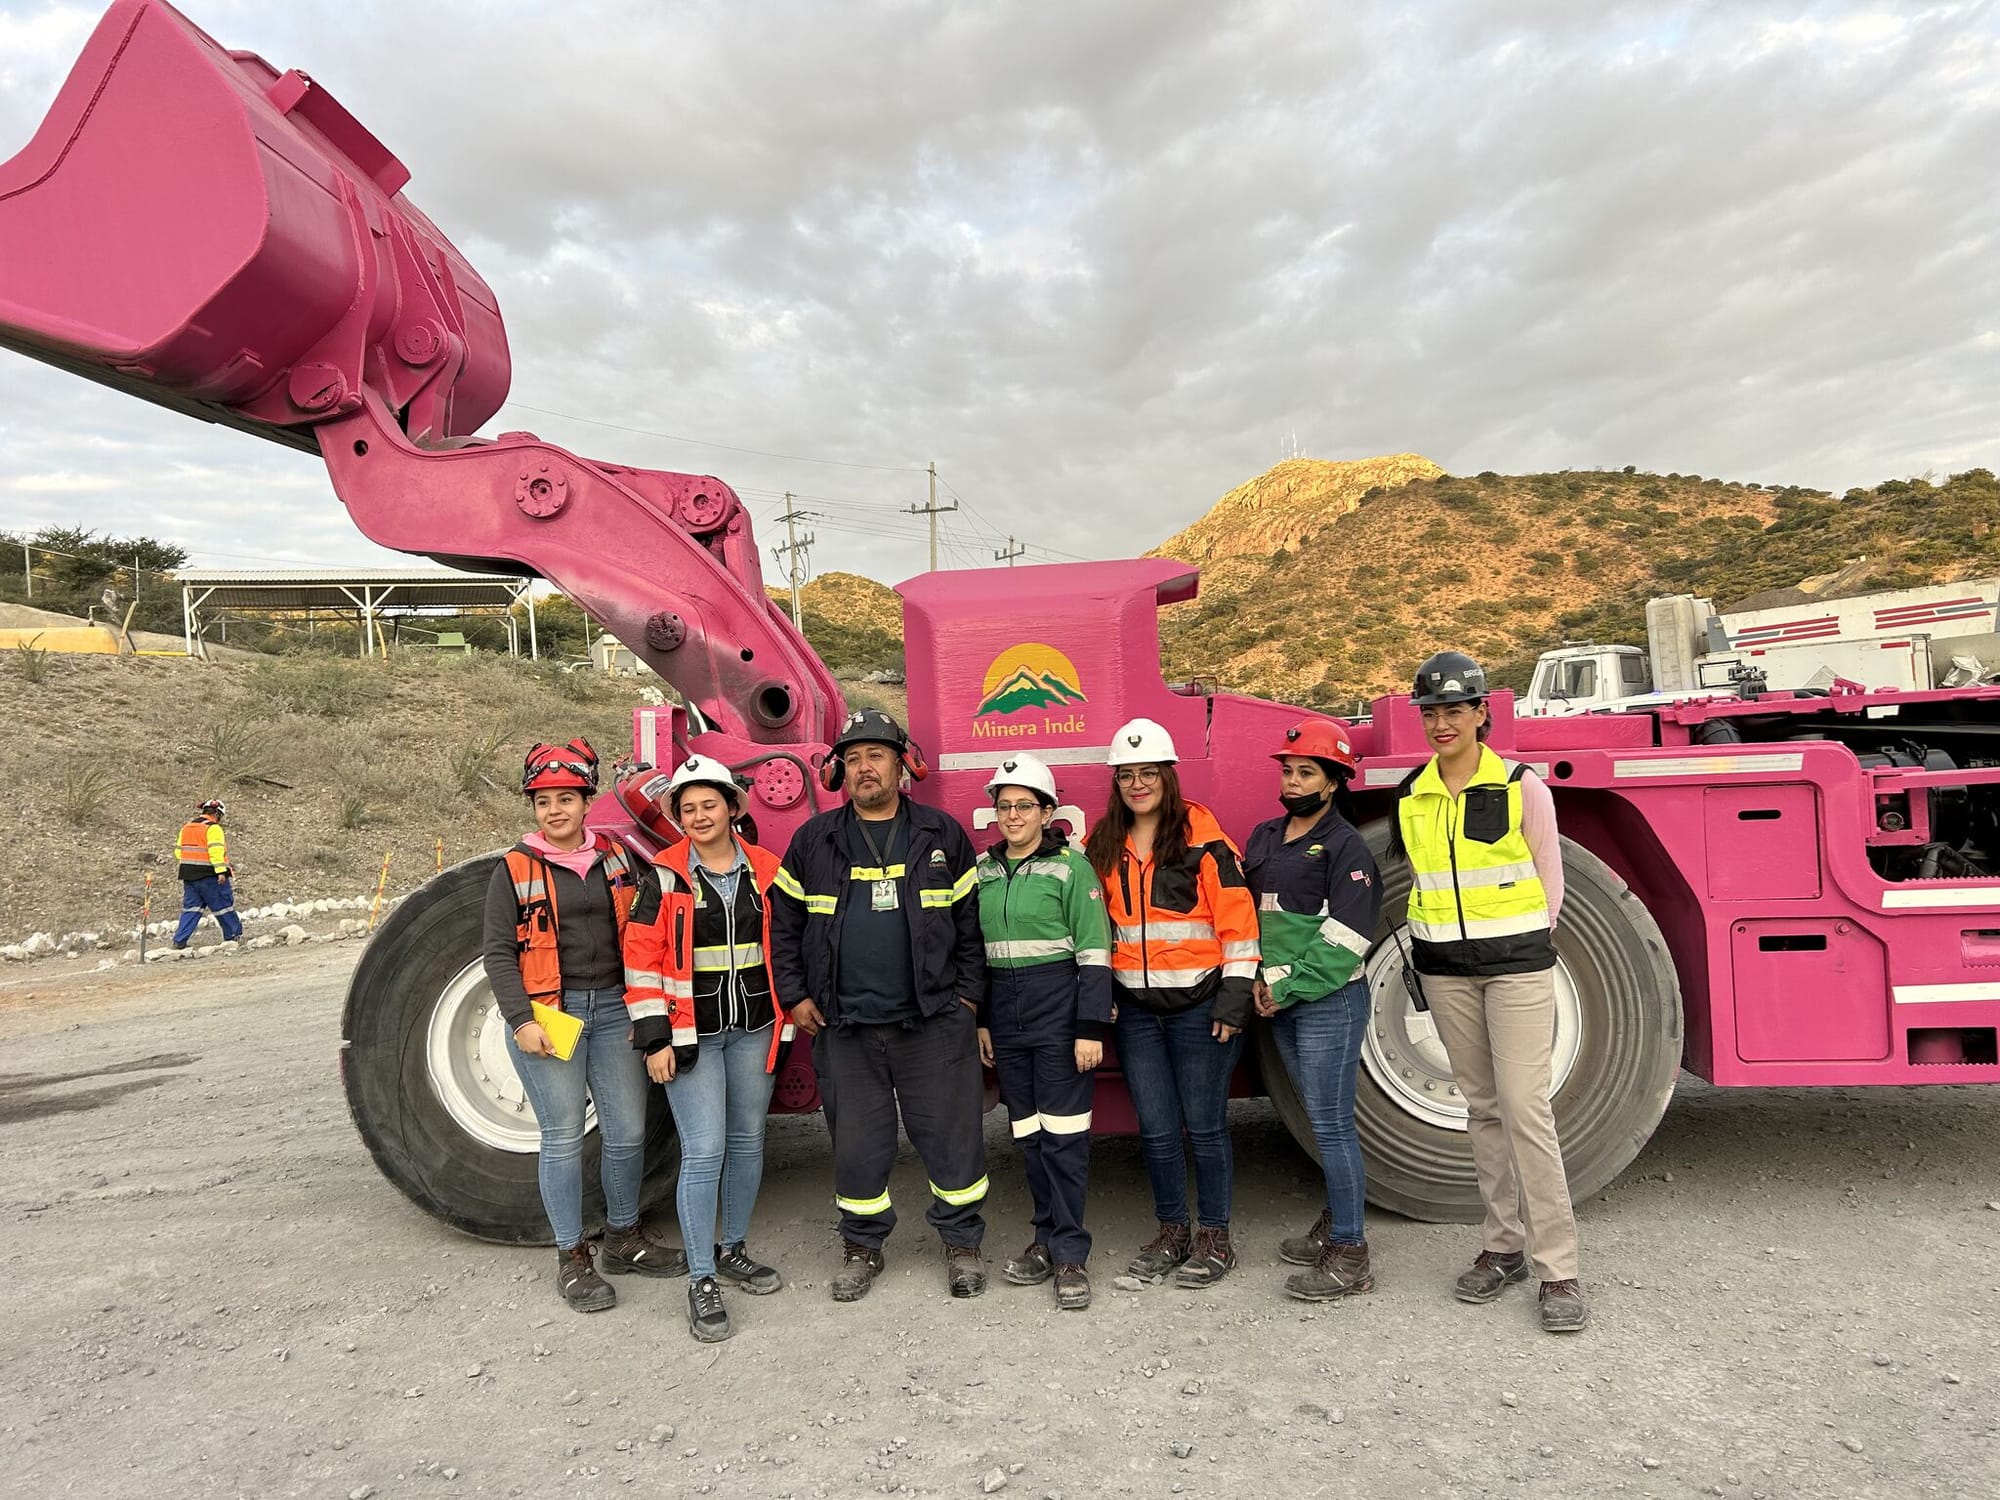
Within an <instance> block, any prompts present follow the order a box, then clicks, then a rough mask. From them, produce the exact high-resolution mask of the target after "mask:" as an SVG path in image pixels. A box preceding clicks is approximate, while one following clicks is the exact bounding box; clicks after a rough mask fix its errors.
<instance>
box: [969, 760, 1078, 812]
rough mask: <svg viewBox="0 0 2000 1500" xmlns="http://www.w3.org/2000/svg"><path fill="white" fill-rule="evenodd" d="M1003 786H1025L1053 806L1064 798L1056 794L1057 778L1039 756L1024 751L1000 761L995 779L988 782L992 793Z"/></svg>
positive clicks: (994, 774)
mask: <svg viewBox="0 0 2000 1500" xmlns="http://www.w3.org/2000/svg"><path fill="white" fill-rule="evenodd" d="M1003 786H1024V787H1026V788H1027V789H1028V790H1029V791H1031V792H1033V793H1034V794H1035V795H1036V796H1037V797H1040V798H1041V799H1042V800H1043V801H1044V802H1046V803H1048V804H1049V806H1051V807H1053V806H1055V805H1056V803H1058V802H1060V801H1061V800H1062V799H1061V798H1060V797H1058V796H1057V795H1056V778H1055V776H1054V775H1053V774H1052V773H1051V772H1050V770H1049V768H1048V767H1047V766H1045V765H1043V764H1042V762H1041V761H1040V759H1039V758H1037V757H1036V756H1033V755H1029V754H1028V753H1027V752H1025V751H1023V752H1022V753H1021V754H1019V755H1010V756H1008V757H1007V758H1006V759H1005V760H1003V761H1001V762H1000V766H999V769H997V770H996V771H994V773H993V779H992V780H991V781H989V782H987V783H986V790H987V793H988V794H989V795H990V794H992V793H994V792H997V791H999V790H1000V788H1001V787H1003Z"/></svg>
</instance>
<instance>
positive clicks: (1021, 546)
mask: <svg viewBox="0 0 2000 1500" xmlns="http://www.w3.org/2000/svg"><path fill="white" fill-rule="evenodd" d="M1027 555H1028V548H1027V546H1026V544H1025V543H1017V542H1015V540H1014V539H1013V538H1012V537H1011V536H1010V537H1008V538H1007V550H1006V551H1005V552H996V553H994V554H993V560H994V561H995V562H1003V563H1005V564H1006V565H1007V566H1008V567H1010V568H1011V567H1013V566H1014V559H1015V558H1017V557H1026V556H1027Z"/></svg>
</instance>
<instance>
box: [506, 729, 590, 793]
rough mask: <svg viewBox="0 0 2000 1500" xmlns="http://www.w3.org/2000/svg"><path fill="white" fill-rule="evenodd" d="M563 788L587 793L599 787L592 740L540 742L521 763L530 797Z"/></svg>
mask: <svg viewBox="0 0 2000 1500" xmlns="http://www.w3.org/2000/svg"><path fill="white" fill-rule="evenodd" d="M563 787H569V788H573V789H574V790H576V791H579V792H586V793H594V792H595V791H596V790H597V752H596V751H595V750H593V749H591V748H590V741H589V740H586V739H582V738H578V739H573V740H571V741H570V742H569V743H568V744H567V745H536V746H535V747H534V748H533V749H531V750H530V751H529V752H528V758H527V759H526V760H525V761H523V762H522V763H521V790H522V791H523V792H524V793H526V794H527V795H528V796H530V797H532V796H534V794H535V793H536V792H553V791H556V790H558V789H560V788H563Z"/></svg>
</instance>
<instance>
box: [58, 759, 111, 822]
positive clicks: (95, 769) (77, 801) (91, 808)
mask: <svg viewBox="0 0 2000 1500" xmlns="http://www.w3.org/2000/svg"><path fill="white" fill-rule="evenodd" d="M116 785H117V783H116V781H115V779H114V778H113V776H112V774H111V771H110V770H109V768H107V767H105V766H75V765H73V766H70V767H68V768H67V769H65V770H64V771H63V779H62V789H61V790H60V791H58V792H57V793H56V799H55V802H56V813H57V815H58V816H59V817H61V819H62V820H63V821H64V822H65V823H67V824H69V825H70V827H72V828H88V827H90V825H91V824H93V823H95V822H97V821H98V820H99V819H100V818H102V817H103V815H104V810H105V809H106V808H107V807H109V806H110V805H111V798H112V793H113V791H114V790H115V788H116Z"/></svg>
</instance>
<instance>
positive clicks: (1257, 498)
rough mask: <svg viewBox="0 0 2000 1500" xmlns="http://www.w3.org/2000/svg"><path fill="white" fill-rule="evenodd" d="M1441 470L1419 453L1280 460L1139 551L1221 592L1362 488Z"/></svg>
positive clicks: (1348, 503) (1288, 547) (1341, 509)
mask: <svg viewBox="0 0 2000 1500" xmlns="http://www.w3.org/2000/svg"><path fill="white" fill-rule="evenodd" d="M1443 473H1444V470H1443V469H1440V468H1439V467H1438V466H1437V465H1436V464H1434V463H1432V462H1431V461H1430V460H1429V459H1428V458H1425V457H1424V456H1423V455H1422V454H1420V453H1395V454H1391V455H1389V456H1388V457H1386V458H1363V459H1355V460H1349V461H1344V462H1332V461H1328V460H1325V459H1317V458H1293V459H1287V460H1286V461H1285V462H1284V463H1281V464H1279V465H1278V466H1277V467H1276V468H1275V469H1270V470H1267V471H1266V472H1264V473H1262V474H1259V475H1258V476H1257V477H1256V478H1255V479H1253V480H1251V481H1250V482H1249V483H1248V484H1239V485H1238V486H1237V487H1236V488H1235V489H1233V490H1231V491H1230V492H1229V493H1228V494H1226V495H1224V496H1223V497H1222V498H1221V499H1220V500H1218V501H1216V502H1215V504H1214V505H1212V506H1210V507H1209V509H1208V513H1207V514H1206V515H1204V516H1203V517H1202V518H1201V519H1200V520H1198V521H1196V522H1195V523H1194V524H1193V525H1191V526H1188V527H1186V528H1185V529H1183V530H1181V531H1177V532H1175V533H1174V534H1173V535H1172V536H1170V537H1168V538H1167V539H1166V540H1165V541H1164V542H1162V543H1160V545H1159V546H1157V547H1155V548H1154V549H1153V550H1152V551H1150V552H1148V553H1147V554H1146V556H1148V557H1172V558H1176V559H1178V560H1179V561H1181V562H1190V563H1194V564H1195V565H1196V566H1198V567H1199V568H1200V569H1201V577H1202V587H1203V588H1204V589H1207V588H1213V587H1222V588H1225V589H1227V588H1230V587H1233V586H1237V585H1241V584H1244V583H1247V582H1248V581H1249V580H1250V579H1252V578H1255V577H1256V576H1258V575H1259V574H1260V573H1261V572H1262V571H1263V569H1264V566H1265V564H1266V563H1268V562H1269V561H1270V559H1271V558H1272V557H1273V556H1274V555H1275V554H1277V553H1279V552H1281V551H1283V552H1296V551H1297V550H1298V549H1299V547H1300V546H1301V545H1303V544H1306V543H1308V542H1309V540H1310V539H1311V538H1312V537H1313V536H1315V535H1317V534H1318V533H1319V532H1320V531H1321V530H1322V529H1323V528H1324V527H1325V526H1326V525H1327V524H1328V523H1329V522H1330V521H1332V520H1333V519H1335V518H1336V517H1338V516H1342V515H1346V514H1348V513H1350V512H1352V511H1354V510H1357V509H1359V508H1360V505H1361V498H1362V496H1364V495H1366V494H1367V493H1368V492H1369V491H1371V490H1382V489H1394V488H1396V487H1397V486H1399V485H1405V484H1408V483H1410V481H1412V480H1415V479H1435V478H1437V477H1438V476H1439V475H1441V474H1443Z"/></svg>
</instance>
